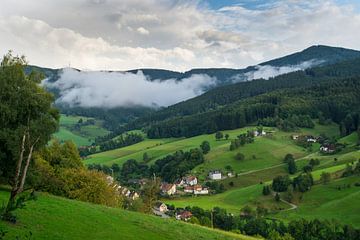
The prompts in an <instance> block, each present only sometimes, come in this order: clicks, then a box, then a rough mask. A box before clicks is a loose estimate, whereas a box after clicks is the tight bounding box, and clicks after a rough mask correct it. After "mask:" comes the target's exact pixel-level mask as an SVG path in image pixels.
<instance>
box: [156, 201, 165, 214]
mask: <svg viewBox="0 0 360 240" xmlns="http://www.w3.org/2000/svg"><path fill="white" fill-rule="evenodd" d="M154 209H155V210H156V211H159V212H162V213H165V212H167V211H168V208H167V206H166V204H165V203H163V202H157V203H155V206H154Z"/></svg>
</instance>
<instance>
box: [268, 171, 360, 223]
mask: <svg viewBox="0 0 360 240" xmlns="http://www.w3.org/2000/svg"><path fill="white" fill-rule="evenodd" d="M355 182H360V177H350V178H343V179H339V180H336V181H333V182H331V183H329V184H328V185H317V186H315V187H313V189H311V191H309V192H306V193H305V194H304V195H303V199H302V201H301V203H300V205H299V208H298V209H296V210H293V211H287V212H280V213H278V214H276V215H274V217H275V218H280V219H285V220H291V219H297V218H307V219H312V218H320V219H338V220H340V221H341V222H342V223H346V224H352V225H353V226H355V227H360V215H359V212H360V204H359V202H360V187H355V186H354V183H355ZM347 184H350V186H351V187H350V188H344V189H341V190H338V189H337V188H336V187H337V186H343V185H347Z"/></svg>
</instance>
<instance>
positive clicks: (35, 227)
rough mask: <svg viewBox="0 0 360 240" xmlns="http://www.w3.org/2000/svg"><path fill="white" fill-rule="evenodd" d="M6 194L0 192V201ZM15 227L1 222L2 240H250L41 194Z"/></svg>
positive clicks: (17, 212) (26, 209) (22, 213)
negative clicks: (3, 236)
mask: <svg viewBox="0 0 360 240" xmlns="http://www.w3.org/2000/svg"><path fill="white" fill-rule="evenodd" d="M7 195H8V192H4V191H1V192H0V201H2V200H5V199H6V197H7ZM16 214H17V215H18V218H19V222H18V223H17V224H16V225H12V224H8V223H5V222H0V228H1V229H4V230H5V231H7V232H8V233H7V234H6V237H5V239H16V237H17V236H18V237H20V239H23V238H24V236H25V235H27V234H29V232H31V233H32V239H52V240H57V239H67V240H68V239H129V240H131V239H134V240H135V239H136V240H137V239H156V240H157V239H164V240H165V239H194V240H195V239H219V240H220V239H244V240H246V239H253V238H250V237H247V236H243V235H238V234H234V233H230V232H224V231H220V230H214V229H209V228H205V227H201V226H198V225H192V224H187V223H183V222H180V221H176V220H172V219H167V220H165V219H161V218H158V217H155V216H150V215H144V214H140V213H136V212H129V211H124V210H121V209H114V208H108V207H104V206H101V205H94V204H89V203H84V202H78V201H73V200H68V199H64V198H59V197H54V196H51V195H46V194H40V196H39V198H38V200H37V201H30V202H28V203H27V205H26V207H25V208H24V209H19V210H17V211H16Z"/></svg>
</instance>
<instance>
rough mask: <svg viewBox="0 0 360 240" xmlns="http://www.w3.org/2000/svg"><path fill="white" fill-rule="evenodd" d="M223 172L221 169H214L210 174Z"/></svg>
mask: <svg viewBox="0 0 360 240" xmlns="http://www.w3.org/2000/svg"><path fill="white" fill-rule="evenodd" d="M219 173H220V174H221V172H220V170H213V171H210V172H209V174H219Z"/></svg>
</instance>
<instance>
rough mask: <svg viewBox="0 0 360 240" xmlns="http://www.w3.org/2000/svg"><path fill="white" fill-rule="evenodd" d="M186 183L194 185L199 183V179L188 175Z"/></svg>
mask: <svg viewBox="0 0 360 240" xmlns="http://www.w3.org/2000/svg"><path fill="white" fill-rule="evenodd" d="M185 183H186V184H187V185H190V186H194V185H196V184H197V183H198V179H197V177H195V176H188V177H186V178H185Z"/></svg>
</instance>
